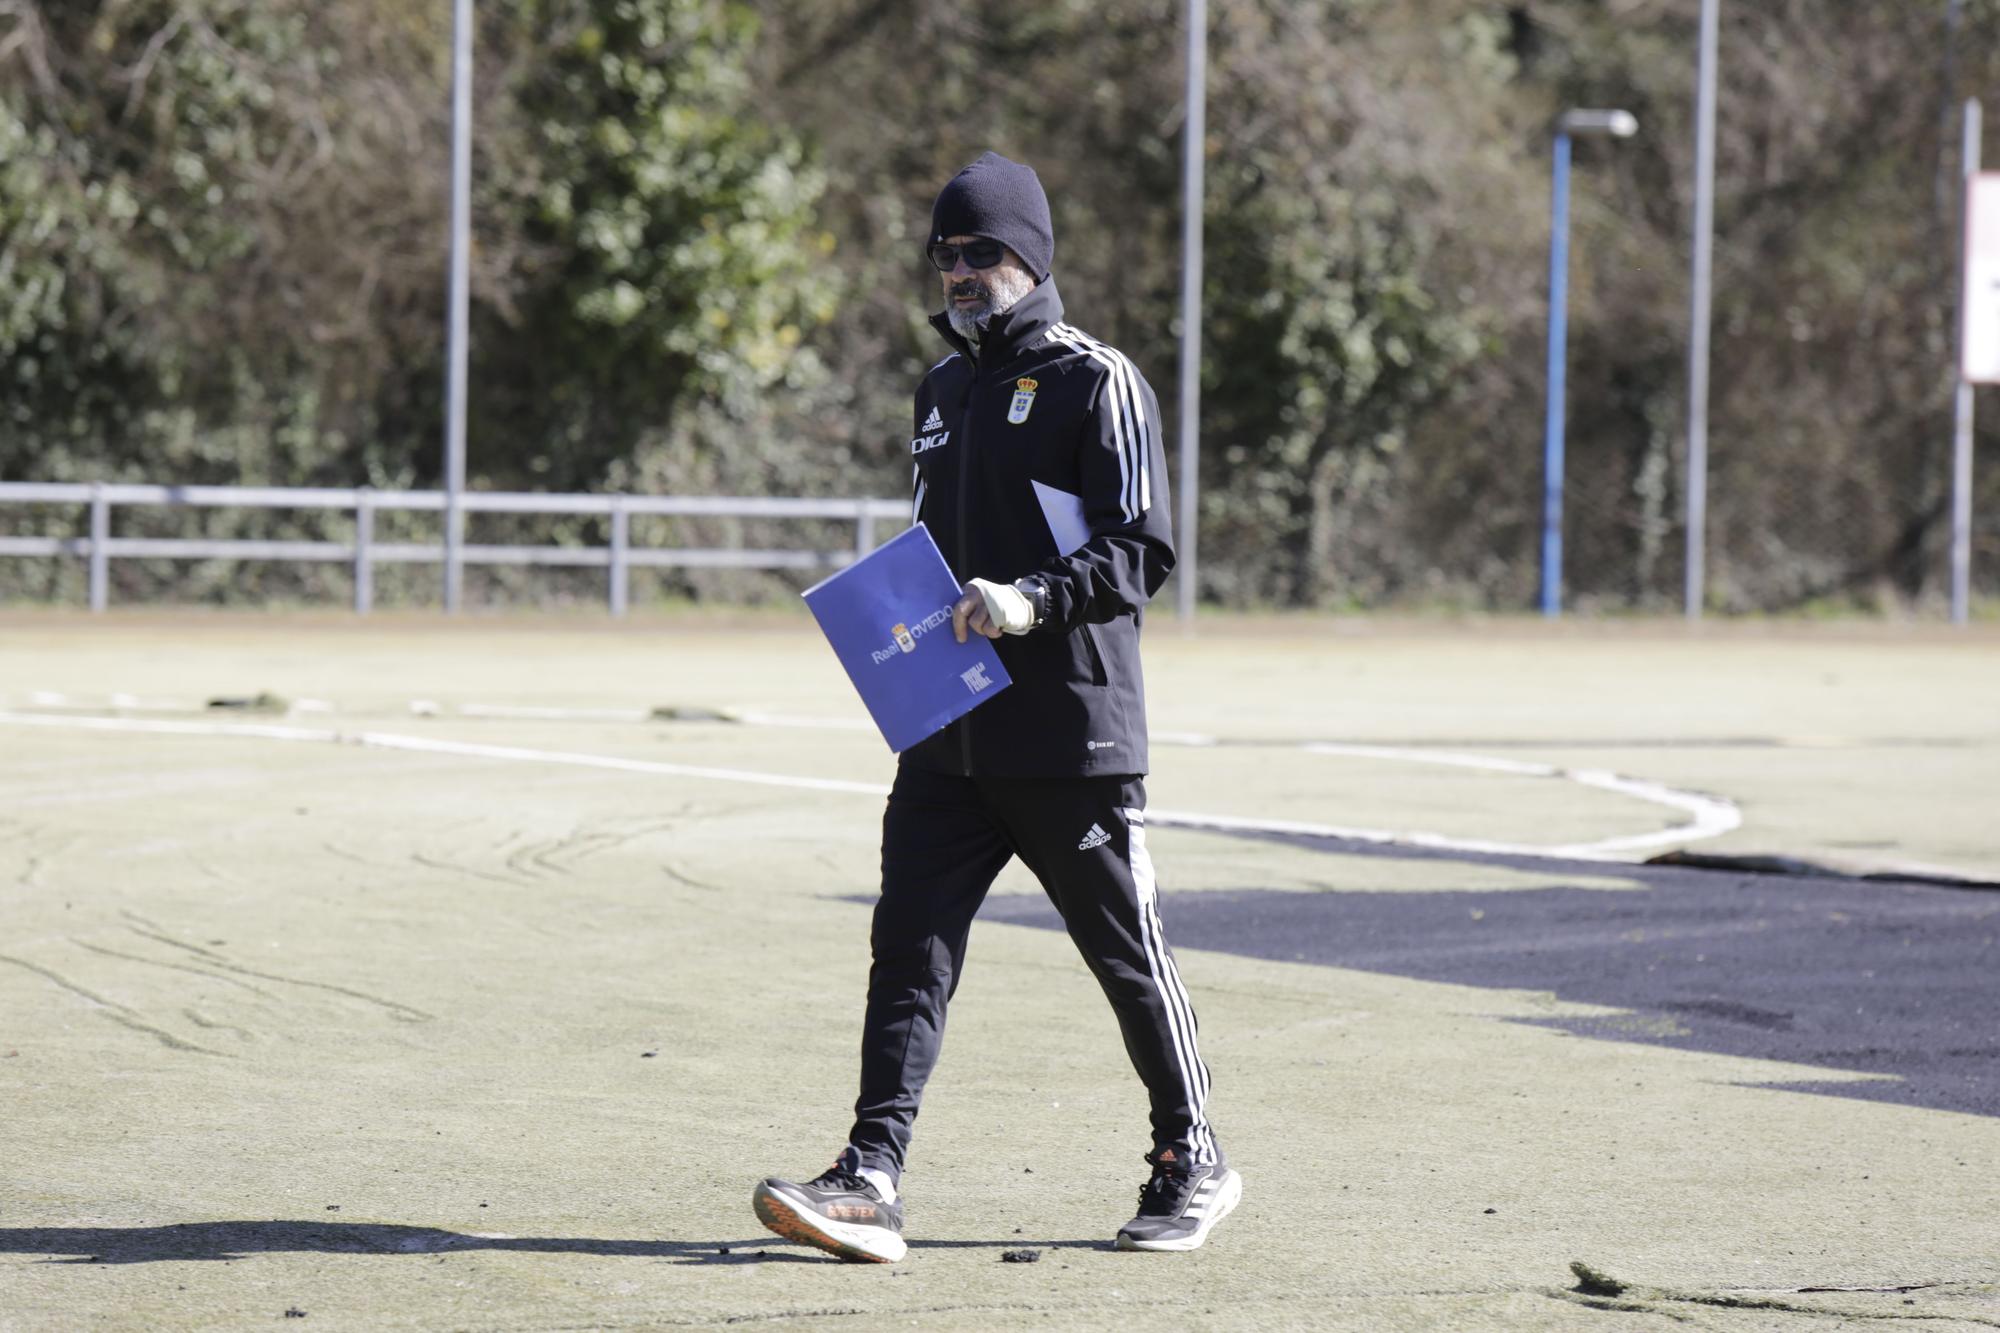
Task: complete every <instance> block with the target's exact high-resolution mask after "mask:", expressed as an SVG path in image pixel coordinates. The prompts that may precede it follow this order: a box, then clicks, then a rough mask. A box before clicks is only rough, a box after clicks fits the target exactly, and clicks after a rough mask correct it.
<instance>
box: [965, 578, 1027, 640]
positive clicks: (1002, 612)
mask: <svg viewBox="0 0 2000 1333" xmlns="http://www.w3.org/2000/svg"><path fill="white" fill-rule="evenodd" d="M967 586H969V587H971V588H973V589H974V590H976V591H977V592H978V593H979V597H980V600H981V601H983V602H985V603H986V618H987V619H989V620H991V621H992V622H993V627H994V628H995V629H997V630H999V631H1000V632H1001V633H1002V634H1026V633H1027V632H1028V631H1029V630H1031V629H1033V628H1034V627H1035V604H1034V603H1033V602H1031V601H1029V600H1028V596H1027V594H1026V593H1024V592H1022V591H1021V590H1020V589H1019V588H1016V587H1015V586H1014V585H1013V584H1011V583H994V582H991V581H990V580H987V579H974V580H973V581H972V582H971V583H970V584H969V585H967Z"/></svg>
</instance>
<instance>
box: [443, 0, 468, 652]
mask: <svg viewBox="0 0 2000 1333" xmlns="http://www.w3.org/2000/svg"><path fill="white" fill-rule="evenodd" d="M471 248H472V0H453V3H452V22H451V281H450V292H449V295H448V296H447V298H446V299H447V305H446V315H445V327H446V336H445V388H444V397H445V427H444V609H445V611H446V612H447V613H448V614H456V613H457V611H458V608H459V600H460V593H461V587H462V580H463V576H464V565H463V563H462V556H463V552H462V550H461V549H460V548H461V546H462V544H463V542H464V540H465V515H464V513H463V511H462V509H461V507H460V497H461V496H462V495H463V494H464V491H465V361H466V338H467V324H468V308H469V304H470V283H469V282H468V280H467V264H468V261H469V255H468V252H469V251H470V250H471Z"/></svg>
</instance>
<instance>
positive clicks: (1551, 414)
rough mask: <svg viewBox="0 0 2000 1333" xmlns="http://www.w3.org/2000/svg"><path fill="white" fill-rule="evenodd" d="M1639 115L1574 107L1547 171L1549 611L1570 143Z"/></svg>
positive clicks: (1557, 547)
mask: <svg viewBox="0 0 2000 1333" xmlns="http://www.w3.org/2000/svg"><path fill="white" fill-rule="evenodd" d="M1638 130H1639V120H1638V117H1636V116H1634V115H1633V114H1632V113H1631V112H1629V111H1616V110H1591V109H1581V108H1573V109H1571V110H1568V111H1565V112H1563V113H1562V114H1561V115H1560V116H1557V117H1556V124H1555V136H1554V138H1555V142H1554V145H1553V147H1554V159H1555V165H1554V170H1553V171H1552V172H1551V173H1550V175H1549V368H1548V390H1547V394H1548V399H1547V401H1548V412H1547V416H1546V417H1545V418H1544V423H1543V429H1542V589H1541V608H1542V614H1543V615H1545V616H1550V617H1554V616H1559V615H1561V614H1562V563H1563V553H1562V527H1563V468H1564V462H1563V429H1564V425H1563V399H1564V396H1565V394H1566V393H1567V392H1568V390H1567V388H1566V387H1565V384H1564V378H1565V371H1566V369H1567V363H1568V361H1569V144H1570V137H1571V136H1572V135H1577V134H1602V135H1608V136H1610V137H1611V138H1614V139H1628V138H1630V137H1631V136H1632V135H1634V134H1636V133H1638Z"/></svg>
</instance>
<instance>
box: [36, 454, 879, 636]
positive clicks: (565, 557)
mask: <svg viewBox="0 0 2000 1333" xmlns="http://www.w3.org/2000/svg"><path fill="white" fill-rule="evenodd" d="M21 504H37V505H46V504H77V505H84V506H87V507H88V511H89V523H90V535H89V536H87V537H17V536H8V535H5V525H4V524H0V556H43V557H60V556H76V557H81V558H84V559H86V560H88V561H89V562H90V609H91V610H93V611H102V610H104V609H105V607H106V606H108V605H109V604H110V599H111V562H112V561H113V560H115V559H119V558H121V557H125V558H130V557H148V556H149V557H154V558H166V559H171V560H273V561H337V562H341V563H350V564H352V566H353V569H354V609H355V611H356V612H357V613H360V614H363V615H365V614H367V613H368V611H369V610H370V609H371V608H372V607H373V605H374V599H375V589H374V568H375V566H376V565H384V564H437V565H439V566H444V565H445V564H446V562H447V560H448V558H449V556H448V554H447V550H446V547H445V544H444V542H443V540H442V536H440V539H439V541H437V542H435V543H427V542H424V543H412V542H378V541H376V540H375V515H376V514H377V513H380V512H383V511H385V510H391V511H405V512H422V513H435V514H439V515H442V514H443V513H444V512H445V497H444V492H442V491H377V490H371V489H369V488H368V487H365V486H364V487H360V488H357V489H354V490H338V489H331V488H324V487H320V488H315V487H278V486H145V485H128V484H122V483H104V482H95V483H93V482H81V483H78V482H34V481H15V482H0V512H4V511H5V510H6V509H7V507H8V506H10V505H21ZM119 506H168V507H187V508H233V509H332V510H348V511H350V512H352V514H353V515H354V538H353V540H352V541H346V542H342V541H256V540H250V539H240V538H238V539H206V538H189V539H182V538H162V537H114V536H112V535H111V517H112V510H113V509H114V508H115V507H119ZM459 507H460V508H461V509H462V510H463V511H464V512H466V513H470V514H481V513H484V514H567V515H592V516H597V517H602V518H608V519H609V520H610V526H611V540H610V543H609V545H606V546H493V545H485V546H481V545H460V546H459V547H458V548H457V551H456V555H457V559H458V560H459V561H460V562H462V563H465V564H482V565H548V566H566V567H572V568H574V567H584V568H602V569H604V570H605V571H606V573H607V579H606V584H607V586H606V596H607V599H608V601H609V603H610V608H611V614H612V615H614V616H622V615H624V614H625V610H626V607H627V605H628V603H629V598H630V575H631V571H632V570H633V569H661V568H682V569H687V568H705V569H805V570H831V569H837V568H839V567H840V566H842V565H846V564H848V563H850V562H852V561H853V560H855V559H858V558H859V557H861V556H863V555H866V554H867V553H868V552H869V551H871V550H873V549H874V546H875V524H876V523H877V522H879V521H883V520H889V521H897V522H908V520H909V512H910V507H909V502H908V501H904V500H876V499H859V500H831V499H829V500H809V499H792V498H755V497H731V496H665V495H544V494H534V493H529V492H506V491H484V492H480V491H468V492H464V493H462V494H461V495H460V497H459ZM635 516H644V517H669V518H695V517H700V518H774V519H842V520H846V521H848V522H850V523H852V524H853V525H854V540H853V542H852V544H851V545H850V546H848V547H846V548H843V549H840V550H833V551H823V550H810V549H790V550H750V549H741V548H733V547H719V548H718V547H649V546H634V545H632V543H631V540H630V534H631V520H632V518H633V517H635ZM449 573H450V571H447V574H448V576H449Z"/></svg>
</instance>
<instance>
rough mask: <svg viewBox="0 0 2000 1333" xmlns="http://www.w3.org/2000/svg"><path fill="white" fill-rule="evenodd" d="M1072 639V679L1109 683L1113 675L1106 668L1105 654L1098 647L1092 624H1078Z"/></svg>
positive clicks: (1102, 684) (1087, 683)
mask: <svg viewBox="0 0 2000 1333" xmlns="http://www.w3.org/2000/svg"><path fill="white" fill-rule="evenodd" d="M1070 639H1071V641H1072V643H1073V644H1074V647H1073V649H1072V651H1071V656H1072V658H1073V659H1074V662H1073V673H1072V676H1071V679H1073V680H1075V681H1077V682H1078V683H1080V684H1084V685H1097V686H1104V685H1109V684H1110V683H1111V677H1110V676H1109V675H1108V674H1106V672H1105V670H1104V654H1103V653H1101V652H1099V651H1098V649H1097V636H1096V634H1095V633H1094V632H1093V628H1092V626H1089V625H1078V626H1077V627H1076V632H1075V633H1074V634H1072V635H1070Z"/></svg>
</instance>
